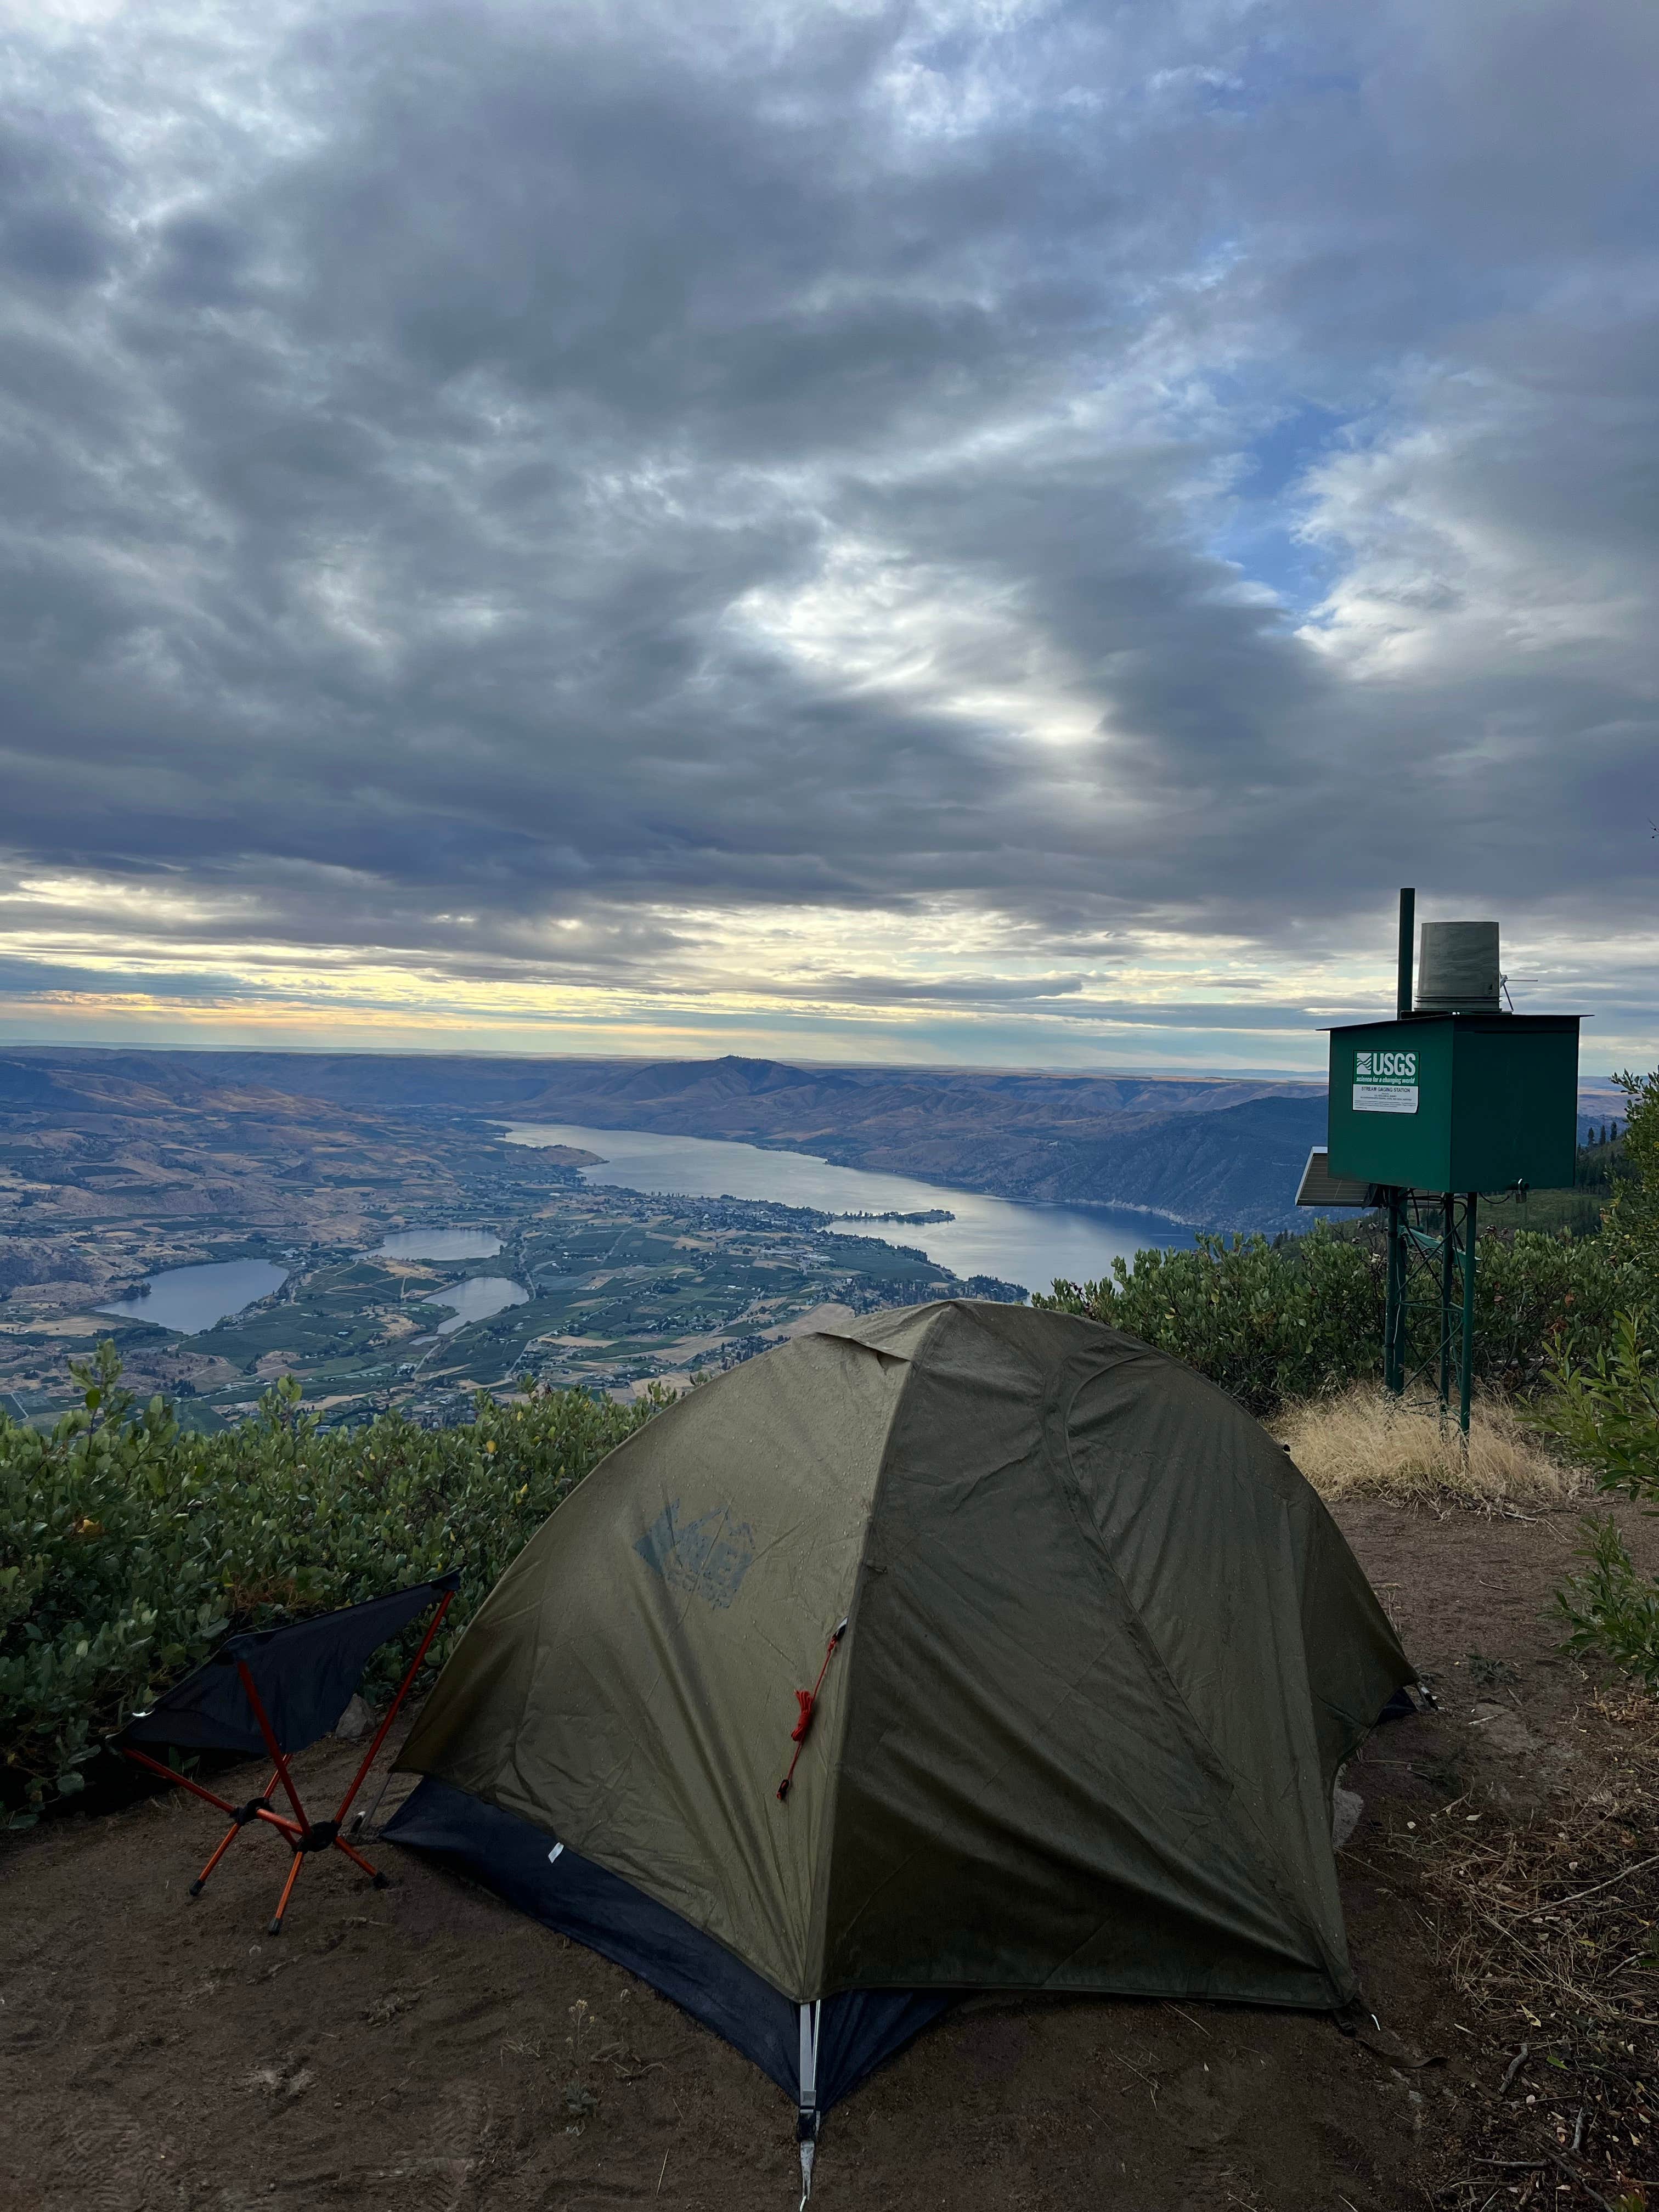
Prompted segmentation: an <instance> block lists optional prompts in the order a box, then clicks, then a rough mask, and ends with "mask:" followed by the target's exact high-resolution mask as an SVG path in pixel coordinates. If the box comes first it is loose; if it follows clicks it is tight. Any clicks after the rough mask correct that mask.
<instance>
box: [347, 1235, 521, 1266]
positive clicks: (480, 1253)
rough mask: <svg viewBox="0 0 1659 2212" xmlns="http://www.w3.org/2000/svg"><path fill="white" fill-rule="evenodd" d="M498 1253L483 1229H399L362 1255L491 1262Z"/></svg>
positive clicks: (495, 1243)
mask: <svg viewBox="0 0 1659 2212" xmlns="http://www.w3.org/2000/svg"><path fill="white" fill-rule="evenodd" d="M500 1250H501V1238H500V1237H492V1236H491V1235H490V1233H489V1230H487V1229H400V1230H399V1231H398V1233H397V1235H396V1236H395V1237H387V1238H386V1242H385V1243H384V1244H377V1245H376V1246H375V1247H374V1250H373V1251H372V1252H370V1253H368V1255H366V1256H367V1257H368V1259H371V1260H493V1259H494V1258H495V1255H496V1254H497V1253H498V1252H499V1251H500Z"/></svg>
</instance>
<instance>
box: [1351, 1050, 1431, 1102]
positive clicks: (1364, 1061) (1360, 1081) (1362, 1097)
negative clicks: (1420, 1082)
mask: <svg viewBox="0 0 1659 2212" xmlns="http://www.w3.org/2000/svg"><path fill="white" fill-rule="evenodd" d="M1353 1110H1354V1112H1355V1113H1356V1114H1415V1113H1416V1111H1417V1054H1415V1053H1414V1052H1357V1053H1355V1054H1354V1056H1353Z"/></svg>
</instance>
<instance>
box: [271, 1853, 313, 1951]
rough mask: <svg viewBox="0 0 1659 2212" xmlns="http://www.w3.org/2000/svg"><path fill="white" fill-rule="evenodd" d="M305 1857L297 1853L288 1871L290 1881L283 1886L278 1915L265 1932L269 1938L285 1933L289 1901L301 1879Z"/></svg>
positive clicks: (277, 1908)
mask: <svg viewBox="0 0 1659 2212" xmlns="http://www.w3.org/2000/svg"><path fill="white" fill-rule="evenodd" d="M304 1857H305V1854H304V1852H303V1851H295V1854H294V1863H293V1865H292V1866H291V1867H290V1868H289V1870H288V1880H287V1881H285V1882H284V1883H283V1893H282V1896H281V1897H280V1898H279V1899H278V1900H277V1905H276V1914H275V1916H274V1917H273V1918H272V1920H271V1923H270V1927H269V1928H267V1929H266V1930H265V1933H266V1935H267V1936H280V1935H281V1934H282V1932H283V1914H284V1913H285V1912H286V1911H288V1901H289V1898H290V1897H292V1896H293V1894H294V1885H295V1882H296V1881H298V1880H299V1879H300V1868H301V1863H302V1862H303V1860H304Z"/></svg>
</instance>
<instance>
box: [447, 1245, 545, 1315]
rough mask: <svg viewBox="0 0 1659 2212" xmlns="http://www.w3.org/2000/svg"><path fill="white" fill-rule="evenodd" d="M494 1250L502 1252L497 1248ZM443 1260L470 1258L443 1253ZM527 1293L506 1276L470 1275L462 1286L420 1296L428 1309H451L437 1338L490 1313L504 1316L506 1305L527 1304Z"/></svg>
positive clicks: (452, 1284) (460, 1254) (457, 1284)
mask: <svg viewBox="0 0 1659 2212" xmlns="http://www.w3.org/2000/svg"><path fill="white" fill-rule="evenodd" d="M495 1249H496V1250H497V1251H499V1250H500V1249H501V1247H500V1245H499V1244H498V1245H497V1246H496V1248H495ZM441 1256H443V1257H446V1258H457V1259H466V1258H471V1256H472V1255H471V1254H470V1253H456V1254H445V1255H441ZM529 1297H530V1293H529V1291H527V1290H526V1288H525V1287H524V1285H523V1284H522V1283H515V1282H513V1281H512V1280H511V1279H509V1278H508V1277H507V1276H506V1275H469V1276H468V1277H467V1279H466V1280H465V1282H464V1283H451V1284H450V1285H448V1286H447V1288H446V1289H444V1290H441V1291H423V1292H422V1304H423V1305H428V1306H452V1307H453V1309H454V1315H453V1319H451V1320H449V1321H444V1322H439V1324H438V1334H439V1335H440V1336H453V1335H454V1334H455V1332H456V1330H457V1329H458V1328H465V1327H466V1325H467V1323H468V1322H470V1321H487V1320H488V1319H489V1316H490V1315H491V1314H497V1313H505V1312H506V1310H507V1307H508V1306H521V1305H525V1304H527V1303H528V1302H529Z"/></svg>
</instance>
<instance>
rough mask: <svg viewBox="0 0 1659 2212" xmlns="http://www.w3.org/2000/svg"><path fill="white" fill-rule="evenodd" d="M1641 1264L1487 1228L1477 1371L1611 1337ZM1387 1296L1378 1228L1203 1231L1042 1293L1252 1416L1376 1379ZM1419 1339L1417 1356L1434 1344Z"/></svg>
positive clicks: (1501, 1382) (1516, 1370)
mask: <svg viewBox="0 0 1659 2212" xmlns="http://www.w3.org/2000/svg"><path fill="white" fill-rule="evenodd" d="M1634 1287H1635V1271H1634V1270H1633V1268H1632V1267H1631V1265H1630V1264H1629V1263H1628V1262H1625V1261H1620V1260H1618V1259H1616V1258H1614V1257H1613V1255H1610V1254H1609V1253H1608V1252H1607V1250H1605V1249H1603V1248H1602V1246H1601V1242H1600V1240H1599V1239H1597V1238H1595V1237H1579V1238H1572V1237H1553V1236H1549V1235H1547V1234H1545V1233H1543V1232H1541V1231H1527V1230H1518V1231H1513V1232H1497V1231H1489V1232H1488V1233H1486V1234H1485V1235H1483V1236H1482V1237H1480V1242H1479V1245H1478V1248H1477V1252H1476V1267H1475V1374H1476V1376H1477V1378H1478V1379H1479V1380H1480V1381H1481V1382H1482V1383H1486V1384H1487V1385H1488V1386H1490V1387H1492V1388H1494V1389H1504V1390H1516V1389H1525V1388H1528V1387H1530V1386H1531V1385H1532V1384H1533V1383H1535V1382H1537V1381H1538V1380H1539V1379H1540V1378H1541V1375H1542V1373H1543V1370H1544V1369H1545V1368H1546V1366H1547V1365H1548V1364H1550V1363H1552V1362H1554V1361H1559V1360H1561V1359H1564V1358H1568V1359H1570V1358H1576V1357H1578V1356H1581V1355H1582V1356H1589V1355H1591V1354H1593V1352H1594V1351H1595V1349H1596V1347H1598V1346H1600V1345H1601V1344H1603V1343H1605V1342H1606V1341H1607V1339H1608V1337H1609V1336H1610V1334H1611V1333H1612V1330H1613V1326H1614V1316H1615V1315H1616V1314H1617V1312H1618V1310H1619V1309H1620V1305H1621V1304H1628V1303H1630V1300H1631V1297H1632V1293H1633V1291H1634ZM1385 1297H1386V1285H1385V1280H1384V1261H1383V1240H1382V1237H1381V1236H1380V1235H1379V1234H1376V1233H1367V1232H1364V1231H1362V1232H1359V1233H1347V1234H1338V1233H1337V1232H1335V1231H1332V1230H1330V1229H1328V1228H1327V1227H1326V1226H1324V1225H1323V1224H1321V1225H1319V1226H1318V1227H1316V1228H1315V1229H1314V1230H1313V1231H1310V1234H1309V1235H1307V1236H1306V1237H1281V1238H1279V1239H1277V1240H1275V1241H1274V1242H1273V1243H1269V1242H1268V1241H1267V1238H1266V1237H1200V1238H1199V1239H1198V1242H1197V1245H1196V1247H1195V1249H1191V1250H1187V1251H1146V1252H1137V1253H1136V1254H1135V1255H1134V1259H1133V1261H1127V1260H1124V1259H1121V1258H1120V1259H1116V1260H1115V1261H1113V1262H1112V1273H1111V1275H1110V1276H1109V1278H1107V1279H1104V1280H1103V1281H1101V1282H1097V1283H1056V1284H1055V1285H1054V1295H1053V1296H1052V1297H1039V1298H1037V1299H1035V1300H1034V1301H1033V1303H1034V1304H1037V1305H1040V1306H1047V1307H1049V1308H1053V1309H1057V1310H1060V1311H1061V1312H1064V1313H1084V1314H1089V1315H1091V1316H1092V1317H1093V1318H1094V1319H1095V1320H1097V1321H1101V1322H1107V1323H1108V1324H1109V1326H1110V1327H1111V1328H1121V1329H1125V1330H1127V1332H1128V1334H1130V1335H1131V1336H1138V1337H1139V1338H1140V1339H1141V1340H1142V1341H1143V1342H1145V1343H1147V1344H1152V1345H1156V1346H1158V1349H1159V1350H1160V1351H1163V1352H1173V1353H1174V1354H1175V1355H1176V1358H1180V1359H1184V1360H1186V1361H1187V1363H1188V1365H1189V1366H1193V1367H1195V1368H1197V1369H1198V1370H1199V1372H1200V1374H1201V1375H1207V1376H1209V1377H1210V1379H1211V1381H1212V1382H1213V1383H1220V1385H1221V1387H1222V1388H1223V1389H1225V1390H1229V1391H1231V1393H1232V1395H1233V1396H1234V1397H1235V1398H1237V1400H1238V1401H1239V1403H1240V1404H1241V1405H1243V1406H1248V1407H1249V1409H1250V1411H1251V1412H1252V1413H1271V1412H1272V1411H1273V1408H1274V1407H1276V1406H1279V1405H1280V1404H1282V1403H1283V1402H1284V1401H1285V1400H1287V1399H1297V1398H1312V1397H1317V1396H1320V1395H1325V1394H1328V1393H1329V1392H1332V1391H1334V1390H1340V1389H1344V1388H1346V1386H1347V1385H1348V1384H1349V1383H1364V1382H1370V1381H1374V1380H1380V1379H1381V1376H1382V1373H1383V1307H1384V1304H1385ZM1427 1348H1428V1347H1427V1346H1419V1348H1418V1351H1419V1356H1420V1354H1421V1353H1422V1352H1425V1351H1426V1350H1427Z"/></svg>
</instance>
